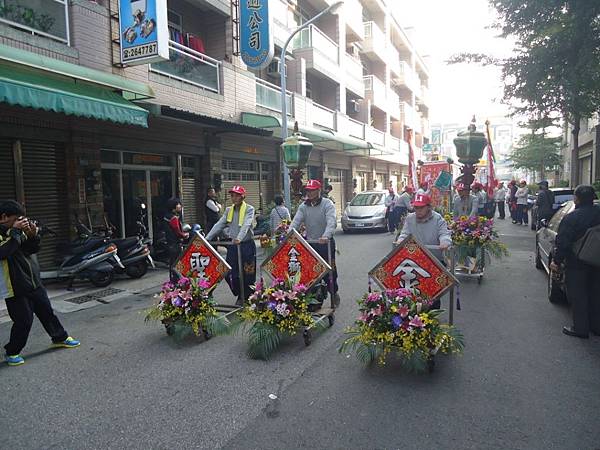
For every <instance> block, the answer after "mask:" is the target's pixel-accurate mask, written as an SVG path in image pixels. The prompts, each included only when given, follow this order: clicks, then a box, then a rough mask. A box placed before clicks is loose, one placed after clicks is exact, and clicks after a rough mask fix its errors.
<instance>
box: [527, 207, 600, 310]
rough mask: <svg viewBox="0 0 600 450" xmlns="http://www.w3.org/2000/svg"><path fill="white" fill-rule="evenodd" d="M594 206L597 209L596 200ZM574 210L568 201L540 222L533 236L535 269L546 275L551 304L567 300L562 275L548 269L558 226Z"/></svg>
mask: <svg viewBox="0 0 600 450" xmlns="http://www.w3.org/2000/svg"><path fill="white" fill-rule="evenodd" d="M594 204H595V205H596V207H599V206H598V201H597V200H596V201H595V202H594ZM574 210H575V203H573V201H572V200H570V201H568V202H567V203H566V204H565V205H564V206H563V207H561V208H559V210H558V211H557V212H556V213H555V214H554V216H552V219H550V220H549V221H546V220H542V221H541V227H540V229H539V230H538V232H537V233H536V235H535V267H537V268H538V269H540V270H542V269H543V270H545V271H546V273H547V274H548V300H550V302H551V303H562V302H566V300H567V296H566V294H565V284H564V279H563V275H562V274H561V273H554V272H553V271H552V270H551V269H550V262H551V261H552V253H553V252H554V242H555V240H556V235H557V233H558V226H559V225H560V222H561V221H562V220H563V218H564V217H565V216H566V215H567V214H569V213H571V212H572V211H574Z"/></svg>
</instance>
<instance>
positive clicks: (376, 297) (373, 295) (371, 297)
mask: <svg viewBox="0 0 600 450" xmlns="http://www.w3.org/2000/svg"><path fill="white" fill-rule="evenodd" d="M380 298H381V295H380V294H379V292H371V293H370V294H369V295H368V296H367V302H377V301H379V299H380Z"/></svg>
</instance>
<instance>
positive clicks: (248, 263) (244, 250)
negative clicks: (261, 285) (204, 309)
mask: <svg viewBox="0 0 600 450" xmlns="http://www.w3.org/2000/svg"><path fill="white" fill-rule="evenodd" d="M240 253H241V255H242V271H243V273H244V298H243V299H242V298H241V297H240V296H241V295H242V292H241V289H240V273H239V272H240V271H239V264H238V252H237V245H228V246H227V257H226V261H227V263H228V264H229V265H230V266H231V271H230V272H229V275H228V276H227V284H229V288H230V289H231V293H232V294H233V295H235V296H236V297H238V303H241V301H244V302H245V301H246V300H248V297H250V294H252V288H251V286H254V284H256V244H255V243H254V241H253V240H250V241H244V242H242V243H240ZM240 300H241V301H240Z"/></svg>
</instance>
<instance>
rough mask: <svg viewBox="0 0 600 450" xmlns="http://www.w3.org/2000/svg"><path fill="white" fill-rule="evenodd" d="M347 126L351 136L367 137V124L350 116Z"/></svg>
mask: <svg viewBox="0 0 600 450" xmlns="http://www.w3.org/2000/svg"><path fill="white" fill-rule="evenodd" d="M347 127H348V134H349V135H350V136H352V137H355V138H358V139H364V138H365V127H366V124H364V123H362V122H359V121H358V120H354V119H352V118H350V117H348V123H347Z"/></svg>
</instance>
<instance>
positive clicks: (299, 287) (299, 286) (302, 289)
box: [294, 284, 306, 294]
mask: <svg viewBox="0 0 600 450" xmlns="http://www.w3.org/2000/svg"><path fill="white" fill-rule="evenodd" d="M294 291H296V292H299V293H301V294H303V293H304V292H306V286H305V285H303V284H297V285H295V286H294Z"/></svg>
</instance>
